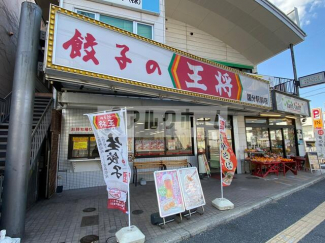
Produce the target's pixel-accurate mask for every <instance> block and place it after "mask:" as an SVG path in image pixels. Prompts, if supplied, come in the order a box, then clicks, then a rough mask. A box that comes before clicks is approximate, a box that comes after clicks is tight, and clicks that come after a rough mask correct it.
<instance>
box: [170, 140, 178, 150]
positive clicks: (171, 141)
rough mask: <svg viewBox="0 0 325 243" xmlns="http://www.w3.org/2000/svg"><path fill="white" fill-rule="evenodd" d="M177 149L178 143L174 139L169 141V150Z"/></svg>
mask: <svg viewBox="0 0 325 243" xmlns="http://www.w3.org/2000/svg"><path fill="white" fill-rule="evenodd" d="M175 149H176V143H175V140H174V139H169V140H168V150H175Z"/></svg>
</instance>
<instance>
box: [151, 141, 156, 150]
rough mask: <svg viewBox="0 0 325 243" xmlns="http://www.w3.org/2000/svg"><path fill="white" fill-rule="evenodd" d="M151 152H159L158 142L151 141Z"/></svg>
mask: <svg viewBox="0 0 325 243" xmlns="http://www.w3.org/2000/svg"><path fill="white" fill-rule="evenodd" d="M150 150H151V151H156V150H157V140H150Z"/></svg>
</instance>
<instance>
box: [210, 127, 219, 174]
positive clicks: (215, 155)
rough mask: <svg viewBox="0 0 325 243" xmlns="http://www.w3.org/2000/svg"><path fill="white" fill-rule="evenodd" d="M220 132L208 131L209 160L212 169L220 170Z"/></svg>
mask: <svg viewBox="0 0 325 243" xmlns="http://www.w3.org/2000/svg"><path fill="white" fill-rule="evenodd" d="M219 151H220V149H219V130H216V129H209V130H207V158H208V161H209V162H210V167H211V170H212V169H218V170H220V152H219Z"/></svg>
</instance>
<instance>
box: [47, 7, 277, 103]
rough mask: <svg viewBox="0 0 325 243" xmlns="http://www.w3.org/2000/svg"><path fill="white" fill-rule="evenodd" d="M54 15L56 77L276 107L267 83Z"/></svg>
mask: <svg viewBox="0 0 325 243" xmlns="http://www.w3.org/2000/svg"><path fill="white" fill-rule="evenodd" d="M50 15H51V18H50V30H51V31H50V34H49V41H48V45H47V55H46V56H47V60H46V66H45V72H46V73H47V74H49V75H50V76H51V75H54V76H56V75H59V76H60V77H64V76H65V75H66V76H67V77H70V78H71V77H72V76H74V77H78V80H79V81H80V80H86V81H87V83H88V84H91V82H98V83H101V84H102V83H103V80H104V81H105V82H104V83H105V84H110V85H115V87H120V88H125V87H132V89H133V88H135V87H134V86H137V87H138V89H141V90H143V89H148V90H150V91H151V92H153V91H157V92H158V91H159V92H160V93H161V92H163V93H168V94H173V95H177V96H187V97H188V96H192V97H195V98H200V99H204V100H207V99H208V100H217V101H221V102H229V103H238V104H242V105H247V106H254V107H259V108H264V109H269V108H270V107H271V100H270V89H269V87H270V86H269V83H268V82H267V81H264V80H261V79H258V78H255V77H252V76H250V75H248V74H245V73H242V72H239V71H236V70H234V69H230V68H228V67H224V66H221V65H220V64H216V63H214V62H212V61H209V60H206V59H203V58H200V57H197V56H194V55H192V54H189V53H186V52H183V51H180V50H177V49H174V48H172V47H169V46H166V45H163V44H161V43H158V42H155V41H152V40H149V39H146V38H143V37H141V36H137V35H135V34H132V33H129V32H127V31H124V30H120V29H118V28H116V27H112V26H109V25H107V24H104V23H101V22H99V21H96V20H93V19H90V18H87V17H84V16H81V15H78V14H76V13H73V12H70V11H68V10H63V9H60V8H58V7H54V6H52V8H51V12H50ZM134 70H136V72H135V71H134ZM90 80H92V81H90Z"/></svg>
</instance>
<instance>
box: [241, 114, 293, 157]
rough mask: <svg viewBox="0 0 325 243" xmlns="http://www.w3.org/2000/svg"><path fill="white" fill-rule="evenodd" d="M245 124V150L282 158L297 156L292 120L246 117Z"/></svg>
mask: <svg viewBox="0 0 325 243" xmlns="http://www.w3.org/2000/svg"><path fill="white" fill-rule="evenodd" d="M245 124H246V137H247V149H253V150H254V149H260V150H262V151H265V152H269V153H273V154H276V155H279V156H281V157H284V158H285V157H288V156H297V155H298V153H297V152H298V147H297V146H298V144H297V141H296V136H295V134H296V133H295V120H294V119H289V118H262V117H260V118H249V117H246V119H245Z"/></svg>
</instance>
